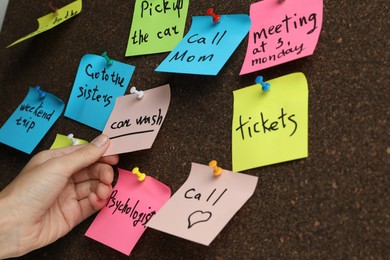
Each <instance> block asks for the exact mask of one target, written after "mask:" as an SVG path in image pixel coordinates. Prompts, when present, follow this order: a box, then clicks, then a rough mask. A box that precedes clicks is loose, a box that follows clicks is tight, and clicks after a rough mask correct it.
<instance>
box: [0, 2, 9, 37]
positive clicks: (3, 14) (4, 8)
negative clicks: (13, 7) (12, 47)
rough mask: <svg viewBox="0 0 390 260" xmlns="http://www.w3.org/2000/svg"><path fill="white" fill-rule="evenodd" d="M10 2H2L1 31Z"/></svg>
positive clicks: (0, 13)
mask: <svg viewBox="0 0 390 260" xmlns="http://www.w3.org/2000/svg"><path fill="white" fill-rule="evenodd" d="M7 6H8V0H3V1H0V31H1V28H2V26H3V21H4V17H5V12H6V11H7Z"/></svg>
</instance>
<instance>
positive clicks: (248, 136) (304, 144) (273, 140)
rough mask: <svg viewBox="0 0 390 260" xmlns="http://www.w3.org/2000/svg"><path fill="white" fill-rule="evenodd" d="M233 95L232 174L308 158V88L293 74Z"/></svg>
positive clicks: (302, 75)
mask: <svg viewBox="0 0 390 260" xmlns="http://www.w3.org/2000/svg"><path fill="white" fill-rule="evenodd" d="M267 82H268V83H269V84H270V85H271V87H270V89H269V90H268V91H265V92H264V91H262V86H261V85H260V84H255V85H252V86H249V87H246V88H242V89H239V90H236V91H233V96H234V111H233V123H232V157H233V158H232V159H233V162H232V163H233V171H242V170H247V169H252V168H256V167H261V166H265V165H270V164H275V163H280V162H285V161H290V160H295V159H299V158H305V157H307V156H308V94H309V93H308V84H307V80H306V77H305V75H304V74H303V73H300V72H297V73H292V74H289V75H285V76H283V77H280V78H276V79H272V80H269V81H267Z"/></svg>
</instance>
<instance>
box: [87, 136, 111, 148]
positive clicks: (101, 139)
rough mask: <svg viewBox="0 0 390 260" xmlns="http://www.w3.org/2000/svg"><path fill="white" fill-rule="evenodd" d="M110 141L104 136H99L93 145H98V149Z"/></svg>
mask: <svg viewBox="0 0 390 260" xmlns="http://www.w3.org/2000/svg"><path fill="white" fill-rule="evenodd" d="M107 141H108V137H107V136H106V135H104V134H102V135H99V136H98V137H96V138H95V139H93V141H92V142H91V143H92V144H94V145H96V146H97V147H103V146H104V145H105V144H106V143H107Z"/></svg>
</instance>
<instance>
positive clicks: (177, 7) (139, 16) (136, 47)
mask: <svg viewBox="0 0 390 260" xmlns="http://www.w3.org/2000/svg"><path fill="white" fill-rule="evenodd" d="M188 5H189V0H136V1H135V5H134V13H133V22H132V24H131V29H130V35H129V40H128V43H127V48H126V57H127V56H136V55H144V54H153V53H161V52H168V51H172V50H173V48H174V47H175V46H176V45H177V44H178V43H179V42H180V40H181V39H182V38H183V34H184V27H185V21H186V17H187V11H188Z"/></svg>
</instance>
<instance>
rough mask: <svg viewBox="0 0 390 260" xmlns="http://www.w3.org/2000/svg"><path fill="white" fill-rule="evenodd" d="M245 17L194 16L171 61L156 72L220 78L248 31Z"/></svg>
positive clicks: (166, 61)
mask: <svg viewBox="0 0 390 260" xmlns="http://www.w3.org/2000/svg"><path fill="white" fill-rule="evenodd" d="M250 24H251V21H250V18H249V16H248V15H246V14H230V15H221V18H220V21H219V22H213V18H212V17H211V16H193V17H192V26H191V28H190V30H189V32H188V33H187V34H186V36H185V37H184V38H183V39H182V40H181V41H180V42H179V44H178V45H177V46H176V47H175V49H174V50H173V51H172V52H170V53H169V55H168V57H167V58H165V59H164V61H163V62H162V63H161V64H160V65H159V66H158V67H157V68H156V71H159V72H175V73H188V74H199V75H217V74H218V72H219V71H220V70H221V68H222V67H223V66H224V65H225V63H226V62H227V60H228V59H229V57H230V56H231V55H232V53H233V52H234V51H235V49H236V48H237V47H238V45H239V44H240V42H241V41H242V40H243V38H244V37H245V35H247V33H248V31H249V27H250Z"/></svg>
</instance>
